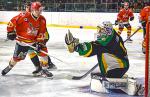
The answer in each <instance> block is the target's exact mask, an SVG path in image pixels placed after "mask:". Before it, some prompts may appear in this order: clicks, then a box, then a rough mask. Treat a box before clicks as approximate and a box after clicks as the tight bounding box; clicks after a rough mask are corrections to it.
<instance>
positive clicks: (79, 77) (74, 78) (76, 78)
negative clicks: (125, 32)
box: [72, 27, 141, 80]
mask: <svg viewBox="0 0 150 97" xmlns="http://www.w3.org/2000/svg"><path fill="white" fill-rule="evenodd" d="M140 29H141V27H138V28H137V29H136V30H135V31H134V33H133V34H132V35H131V36H130V37H128V38H127V39H126V40H125V41H124V43H125V42H126V41H127V40H128V39H130V38H131V37H132V36H133V35H134V34H135V33H137V32H138V31H139V30H140ZM97 66H98V63H97V64H96V65H95V66H93V67H92V68H91V69H90V70H89V71H87V72H86V73H85V74H83V75H81V76H73V77H72V79H73V80H80V79H83V78H85V77H86V76H87V75H88V74H90V73H91V72H92V71H93V70H94V69H95V68H96V67H97Z"/></svg>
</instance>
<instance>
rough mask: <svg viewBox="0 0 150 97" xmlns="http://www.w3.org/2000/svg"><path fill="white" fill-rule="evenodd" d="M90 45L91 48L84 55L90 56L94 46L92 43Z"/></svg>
mask: <svg viewBox="0 0 150 97" xmlns="http://www.w3.org/2000/svg"><path fill="white" fill-rule="evenodd" d="M90 46H91V49H90V50H89V51H88V52H87V53H86V54H85V55H84V57H88V56H90V54H91V53H92V51H93V47H92V45H90Z"/></svg>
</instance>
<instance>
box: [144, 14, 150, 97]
mask: <svg viewBox="0 0 150 97" xmlns="http://www.w3.org/2000/svg"><path fill="white" fill-rule="evenodd" d="M149 48H150V12H149V17H148V22H147V24H146V52H145V97H150V64H149V63H150V61H149V60H150V59H149V56H150V52H149Z"/></svg>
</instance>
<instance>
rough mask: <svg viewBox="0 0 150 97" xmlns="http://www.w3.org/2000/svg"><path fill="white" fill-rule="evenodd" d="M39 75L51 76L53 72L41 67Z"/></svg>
mask: <svg viewBox="0 0 150 97" xmlns="http://www.w3.org/2000/svg"><path fill="white" fill-rule="evenodd" d="M41 76H43V77H52V76H53V74H52V73H51V72H49V71H48V70H47V69H42V70H41Z"/></svg>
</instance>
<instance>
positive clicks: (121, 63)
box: [112, 55, 124, 68]
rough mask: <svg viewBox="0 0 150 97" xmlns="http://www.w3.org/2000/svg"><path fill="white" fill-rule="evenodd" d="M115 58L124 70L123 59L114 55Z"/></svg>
mask: <svg viewBox="0 0 150 97" xmlns="http://www.w3.org/2000/svg"><path fill="white" fill-rule="evenodd" d="M112 56H113V57H114V58H116V60H117V62H118V63H119V66H120V68H124V64H123V62H122V60H121V59H119V58H117V57H116V56H114V55H112Z"/></svg>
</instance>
